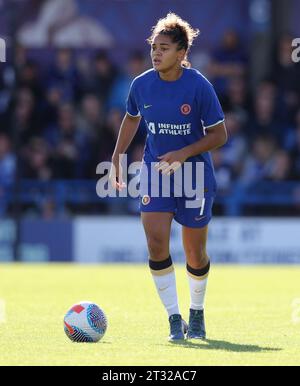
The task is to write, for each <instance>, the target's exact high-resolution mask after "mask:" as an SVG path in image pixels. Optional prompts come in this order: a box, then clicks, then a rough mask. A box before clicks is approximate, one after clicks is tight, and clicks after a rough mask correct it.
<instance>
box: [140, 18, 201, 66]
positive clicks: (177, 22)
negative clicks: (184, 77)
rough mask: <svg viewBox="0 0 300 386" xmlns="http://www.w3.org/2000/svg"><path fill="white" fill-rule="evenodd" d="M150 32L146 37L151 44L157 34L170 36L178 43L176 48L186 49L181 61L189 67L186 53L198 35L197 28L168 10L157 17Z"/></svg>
mask: <svg viewBox="0 0 300 386" xmlns="http://www.w3.org/2000/svg"><path fill="white" fill-rule="evenodd" d="M151 31H152V34H151V36H150V37H149V38H148V39H147V42H148V43H149V44H152V42H153V40H154V38H155V37H156V36H157V35H164V36H170V38H171V40H172V42H173V43H177V44H178V48H177V49H178V50H181V49H184V50H185V51H186V54H185V58H184V60H183V61H182V65H183V66H184V67H190V63H189V62H188V53H189V50H190V48H191V46H192V45H193V41H194V39H195V38H196V37H197V36H198V35H199V33H200V31H199V30H198V29H193V28H192V27H191V26H190V24H189V23H188V22H187V21H185V20H183V19H182V18H181V17H180V16H178V15H176V14H175V13H173V12H169V13H168V14H167V16H166V17H164V18H162V19H159V20H158V22H157V24H156V25H155V26H154V27H152V29H151Z"/></svg>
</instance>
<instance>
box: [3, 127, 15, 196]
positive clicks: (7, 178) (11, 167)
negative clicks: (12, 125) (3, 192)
mask: <svg viewBox="0 0 300 386" xmlns="http://www.w3.org/2000/svg"><path fill="white" fill-rule="evenodd" d="M15 172H16V157H15V155H14V153H13V151H12V148H11V142H10V139H9V137H8V136H7V135H6V134H3V133H2V134H1V133H0V189H1V188H2V189H3V188H8V187H10V186H11V185H12V184H13V182H14V177H15Z"/></svg>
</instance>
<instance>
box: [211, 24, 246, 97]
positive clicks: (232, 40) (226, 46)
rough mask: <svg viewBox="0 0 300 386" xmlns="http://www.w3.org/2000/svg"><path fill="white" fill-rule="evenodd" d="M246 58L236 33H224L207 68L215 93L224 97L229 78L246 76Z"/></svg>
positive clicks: (230, 31)
mask: <svg viewBox="0 0 300 386" xmlns="http://www.w3.org/2000/svg"><path fill="white" fill-rule="evenodd" d="M247 62H248V58H247V56H246V54H245V51H244V49H243V46H242V44H241V41H240V37H239V36H238V34H237V32H236V31H233V30H229V31H227V32H225V34H224V38H223V41H222V44H221V46H220V47H219V49H218V50H217V51H216V52H214V53H213V58H212V63H211V64H210V66H209V77H210V78H211V79H212V80H213V82H214V86H215V88H216V91H217V92H218V93H220V94H221V95H225V94H226V92H227V89H228V79H229V78H230V77H240V76H244V75H245V74H246V69H247Z"/></svg>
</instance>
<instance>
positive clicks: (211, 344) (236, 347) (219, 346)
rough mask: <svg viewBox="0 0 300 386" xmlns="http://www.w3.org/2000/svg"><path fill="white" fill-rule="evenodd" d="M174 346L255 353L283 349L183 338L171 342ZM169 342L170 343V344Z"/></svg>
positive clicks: (280, 349)
mask: <svg viewBox="0 0 300 386" xmlns="http://www.w3.org/2000/svg"><path fill="white" fill-rule="evenodd" d="M170 343H171V345H172V346H180V347H184V348H193V349H198V350H222V351H229V352H237V353H238V352H241V353H242V352H253V353H263V352H276V351H282V348H276V347H260V346H257V345H245V344H237V343H230V342H226V341H223V340H212V339H207V340H199V341H198V342H196V341H195V340H194V341H193V342H192V341H190V340H183V341H180V342H170ZM170 343H169V344H170Z"/></svg>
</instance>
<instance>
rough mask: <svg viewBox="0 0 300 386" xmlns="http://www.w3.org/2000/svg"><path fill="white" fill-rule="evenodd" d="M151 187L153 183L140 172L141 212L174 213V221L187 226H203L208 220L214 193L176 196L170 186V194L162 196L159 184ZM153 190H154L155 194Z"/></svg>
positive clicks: (210, 215)
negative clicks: (198, 195) (199, 195)
mask: <svg viewBox="0 0 300 386" xmlns="http://www.w3.org/2000/svg"><path fill="white" fill-rule="evenodd" d="M160 181H161V180H160ZM151 187H152V188H153V185H152V184H151V181H150V180H149V178H148V180H147V179H145V178H144V177H143V173H141V175H140V202H139V208H140V211H141V212H148V213H151V212H168V213H174V219H175V221H177V222H178V223H179V224H181V225H183V226H186V227H189V228H203V227H205V226H206V225H207V224H208V223H209V222H210V220H211V218H212V207H213V203H214V197H215V195H210V194H209V192H206V193H205V194H204V197H202V198H198V197H197V194H195V196H193V197H185V196H184V194H182V195H181V197H176V195H174V189H173V187H172V186H171V188H170V194H169V195H168V197H164V196H163V195H162V191H161V189H159V188H160V187H159V186H157V187H156V188H157V189H151ZM153 190H154V191H156V193H155V194H153ZM157 192H159V193H158V194H157ZM202 196H203V195H202Z"/></svg>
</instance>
